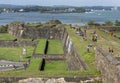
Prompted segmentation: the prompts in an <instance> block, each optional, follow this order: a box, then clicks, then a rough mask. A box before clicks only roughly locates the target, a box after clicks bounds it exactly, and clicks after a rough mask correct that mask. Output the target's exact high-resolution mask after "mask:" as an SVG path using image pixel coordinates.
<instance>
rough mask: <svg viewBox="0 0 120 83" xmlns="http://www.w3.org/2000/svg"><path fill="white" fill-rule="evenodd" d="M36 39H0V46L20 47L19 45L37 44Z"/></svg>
mask: <svg viewBox="0 0 120 83" xmlns="http://www.w3.org/2000/svg"><path fill="white" fill-rule="evenodd" d="M37 43H38V42H37V41H27V40H22V41H13V40H0V47H21V46H37Z"/></svg>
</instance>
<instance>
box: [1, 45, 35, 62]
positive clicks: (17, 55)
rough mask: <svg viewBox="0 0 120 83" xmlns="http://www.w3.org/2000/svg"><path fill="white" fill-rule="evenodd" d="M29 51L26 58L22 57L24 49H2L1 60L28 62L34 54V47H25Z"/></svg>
mask: <svg viewBox="0 0 120 83" xmlns="http://www.w3.org/2000/svg"><path fill="white" fill-rule="evenodd" d="M24 48H26V49H27V54H26V56H22V49H23V48H22V47H0V59H4V60H11V61H26V60H27V59H28V58H29V57H31V56H32V54H33V49H34V47H24Z"/></svg>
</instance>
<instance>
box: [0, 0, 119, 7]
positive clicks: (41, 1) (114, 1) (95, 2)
mask: <svg viewBox="0 0 120 83" xmlns="http://www.w3.org/2000/svg"><path fill="white" fill-rule="evenodd" d="M0 4H14V5H41V6H53V5H70V6H120V0H0Z"/></svg>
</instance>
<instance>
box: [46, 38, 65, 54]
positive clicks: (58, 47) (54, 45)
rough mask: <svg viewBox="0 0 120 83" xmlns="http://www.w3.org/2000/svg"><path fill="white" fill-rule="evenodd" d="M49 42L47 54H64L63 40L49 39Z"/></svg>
mask: <svg viewBox="0 0 120 83" xmlns="http://www.w3.org/2000/svg"><path fill="white" fill-rule="evenodd" d="M48 42H49V44H48V51H47V54H64V52H63V47H62V42H61V41H60V40H49V41H48Z"/></svg>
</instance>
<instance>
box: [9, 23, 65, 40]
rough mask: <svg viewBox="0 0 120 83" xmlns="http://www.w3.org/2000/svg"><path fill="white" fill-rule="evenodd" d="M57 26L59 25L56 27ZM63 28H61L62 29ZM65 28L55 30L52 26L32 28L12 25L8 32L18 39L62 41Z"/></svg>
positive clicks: (23, 25)
mask: <svg viewBox="0 0 120 83" xmlns="http://www.w3.org/2000/svg"><path fill="white" fill-rule="evenodd" d="M56 26H57V25H56ZM60 26H61V27H60ZM64 29H65V28H64V27H63V26H62V25H59V27H57V28H54V27H51V26H41V27H30V26H27V25H25V24H14V23H11V24H9V26H8V32H9V33H10V34H12V35H13V36H14V37H16V38H32V39H36V38H46V39H62V36H63V33H64Z"/></svg>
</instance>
